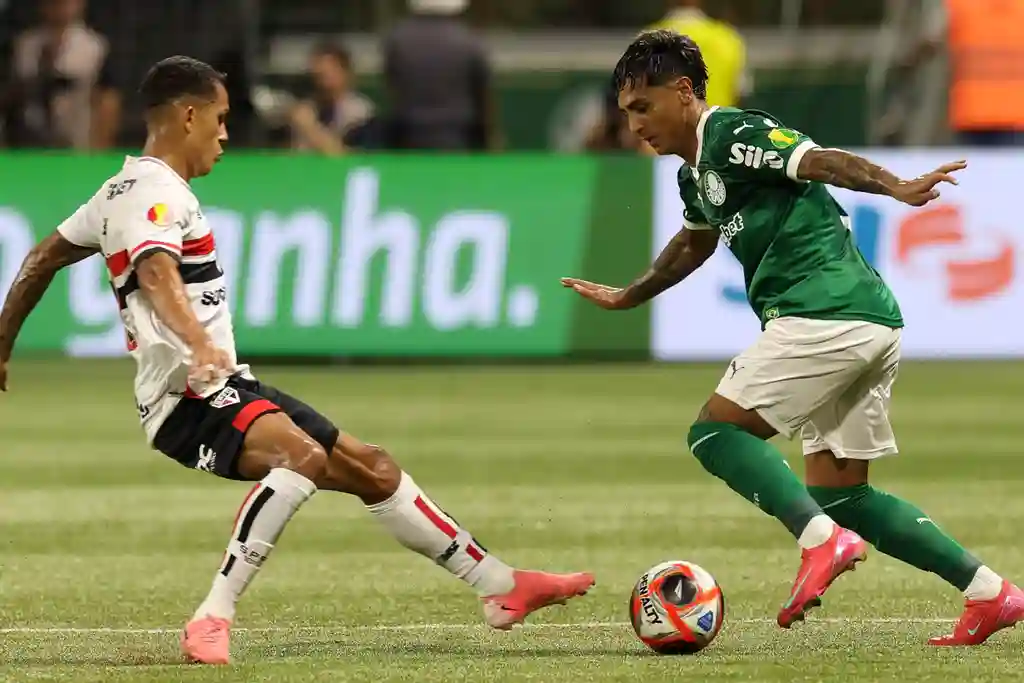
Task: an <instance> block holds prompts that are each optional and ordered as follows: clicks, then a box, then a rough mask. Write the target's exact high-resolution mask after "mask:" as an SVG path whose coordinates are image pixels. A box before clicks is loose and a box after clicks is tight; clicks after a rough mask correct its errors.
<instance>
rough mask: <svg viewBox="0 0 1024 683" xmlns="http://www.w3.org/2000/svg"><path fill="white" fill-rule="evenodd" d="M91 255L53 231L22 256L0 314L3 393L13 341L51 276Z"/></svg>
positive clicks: (1, 382) (86, 248)
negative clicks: (22, 258)
mask: <svg viewBox="0 0 1024 683" xmlns="http://www.w3.org/2000/svg"><path fill="white" fill-rule="evenodd" d="M95 253H96V250H94V249H91V248H89V247H80V246H78V245H77V244H74V243H72V242H69V241H68V240H66V239H64V237H63V236H61V234H60V233H59V232H53V233H52V234H51V235H49V236H48V237H46V238H45V239H43V241H41V242H40V243H39V244H37V245H36V246H35V247H33V249H32V251H30V252H29V253H28V256H26V257H25V260H24V261H23V262H22V264H21V270H19V271H18V274H17V275H16V276H15V278H14V283H13V284H12V285H11V289H10V291H9V292H8V293H7V300H6V301H4V307H3V311H2V312H0V391H6V390H7V362H8V361H9V360H10V359H11V352H12V351H14V340H15V339H17V337H18V333H19V332H20V331H21V326H22V324H23V323H24V322H25V319H26V318H28V316H29V314H30V313H32V311H33V309H35V307H36V305H37V304H38V303H39V300H40V299H42V298H43V294H45V293H46V290H47V288H49V286H50V283H51V282H53V276H54V275H56V274H57V271H59V270H60V269H61V268H64V267H65V266H70V265H71V264H72V263H77V262H79V261H81V260H82V259H84V258H87V257H89V256H91V255H92V254H95Z"/></svg>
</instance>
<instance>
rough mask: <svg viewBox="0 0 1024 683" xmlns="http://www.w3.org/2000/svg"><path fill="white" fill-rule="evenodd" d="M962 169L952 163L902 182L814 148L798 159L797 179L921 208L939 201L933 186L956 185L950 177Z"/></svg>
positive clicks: (857, 160) (844, 155)
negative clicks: (891, 199) (881, 197)
mask: <svg viewBox="0 0 1024 683" xmlns="http://www.w3.org/2000/svg"><path fill="white" fill-rule="evenodd" d="M965 168H967V162H966V161H962V160H961V161H954V162H951V163H948V164H943V165H942V166H940V167H938V168H937V169H935V170H934V171H932V172H931V173H925V174H924V175H921V176H918V177H917V178H914V179H913V180H903V179H901V178H900V177H899V176H897V175H896V174H894V173H892V172H891V171H888V170H886V169H884V168H882V167H881V166H879V165H877V164H874V163H872V162H870V161H868V160H867V159H865V158H864V157H861V156H857V155H856V154H853V153H851V152H847V151H844V150H841V149H823V148H815V149H810V150H808V151H807V152H806V153H805V154H804V155H803V157H802V158H801V159H800V164H799V166H798V167H797V177H798V178H800V179H801V180H813V181H817V182H819V183H826V184H828V185H834V186H835V187H841V188H845V189H847V190H854V191H856V192H866V193H869V194H880V195H885V196H887V197H892V198H893V199H896V200H897V201H900V202H903V203H904V204H910V205H911V206H924V205H925V204H927V203H928V202H930V201H932V200H933V199H937V198H938V197H939V191H938V190H937V189H935V187H936V185H938V184H939V183H950V184H952V185H957V184H958V182H957V179H956V178H954V177H953V176H952V175H951V174H952V173H955V172H956V171H960V170H963V169H965Z"/></svg>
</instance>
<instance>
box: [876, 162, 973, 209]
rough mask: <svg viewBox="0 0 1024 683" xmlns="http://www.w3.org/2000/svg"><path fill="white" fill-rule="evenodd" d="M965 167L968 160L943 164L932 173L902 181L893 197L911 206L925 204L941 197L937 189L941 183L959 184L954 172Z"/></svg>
mask: <svg viewBox="0 0 1024 683" xmlns="http://www.w3.org/2000/svg"><path fill="white" fill-rule="evenodd" d="M965 168H967V162H966V161H964V160H961V161H953V162H950V163H948V164H943V165H942V166H939V167H938V168H937V169H935V170H934V171H932V172H931V173H925V174H924V175H920V176H918V177H916V178H914V179H913V180H904V181H902V182H901V183H900V184H899V185H897V186H896V189H895V190H894V191H893V193H892V197H893V199H896V200H897V201H901V202H903V203H904V204H910V205H911V206H924V205H925V204H927V203H928V202H930V201H932V200H933V199H938V198H939V191H938V190H937V189H935V187H936V185H938V184H939V183H949V184H950V185H959V184H960V183H959V181H957V179H956V178H955V177H954V176H953V175H952V174H953V173H955V172H957V171H962V170H963V169H965Z"/></svg>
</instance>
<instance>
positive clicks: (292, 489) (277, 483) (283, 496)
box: [181, 413, 327, 664]
mask: <svg viewBox="0 0 1024 683" xmlns="http://www.w3.org/2000/svg"><path fill="white" fill-rule="evenodd" d="M326 467H327V453H325V452H324V449H323V447H322V446H320V445H319V444H317V443H316V442H315V441H313V439H311V438H310V437H309V436H308V435H307V434H306V433H305V432H303V431H302V430H301V429H299V428H298V427H296V426H295V424H294V423H293V422H292V421H291V419H290V418H289V417H288V416H287V415H285V414H284V413H270V414H267V415H263V416H261V417H259V418H257V419H256V421H255V422H253V423H252V425H251V426H250V427H249V429H248V431H247V432H246V435H245V441H244V446H243V450H242V454H241V456H240V459H239V461H238V470H239V473H240V474H241V475H242V476H244V477H246V478H248V479H252V480H258V481H259V483H258V484H256V486H254V487H253V489H252V490H251V491H250V492H249V494H248V495H247V496H246V497H245V500H244V501H243V502H242V506H241V507H240V508H239V510H238V515H237V516H236V517H235V524H234V527H233V529H232V531H231V540H230V541H229V543H228V547H227V551H226V552H225V554H224V560H223V561H222V562H221V566H220V569H219V570H218V571H217V574H216V576H215V577H214V580H213V586H212V587H211V588H210V593H209V594H208V595H207V597H206V599H205V600H204V601H203V602H202V604H200V605H199V608H198V609H197V610H196V612H195V614H194V615H193V617H192V620H191V621H189V623H188V624H187V625H186V626H185V631H184V633H183V634H182V639H181V647H182V652H183V653H184V655H185V657H186V659H188V661H190V662H195V663H203V664H227V663H228V662H229V659H230V655H229V651H230V647H229V645H230V643H229V640H230V630H231V622H232V621H233V620H234V617H235V605H236V604H237V602H238V599H239V598H240V597H241V595H242V593H243V592H244V591H245V589H246V588H247V587H248V586H249V584H250V583H251V582H252V580H253V578H254V577H255V576H256V573H257V572H258V571H259V570H260V567H262V566H263V563H264V562H265V561H266V559H267V556H268V555H269V554H270V551H271V550H273V548H274V544H275V543H277V539H278V537H280V535H281V532H282V531H284V527H285V525H286V524H288V521H289V520H290V519H291V517H292V515H293V514H295V511H296V510H298V509H299V507H300V506H301V505H302V504H303V503H305V502H306V501H307V500H309V498H310V497H311V496H312V495H313V494H314V493H316V490H317V487H316V484H315V482H316V481H318V480H322V479H323V478H324V472H325V470H326Z"/></svg>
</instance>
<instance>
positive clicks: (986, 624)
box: [928, 581, 1024, 647]
mask: <svg viewBox="0 0 1024 683" xmlns="http://www.w3.org/2000/svg"><path fill="white" fill-rule="evenodd" d="M1018 621H1024V591H1022V590H1021V589H1020V588H1017V587H1016V586H1015V585H1013V584H1012V583H1010V582H1009V581H1003V589H1002V590H1001V591H1000V592H999V595H998V596H996V597H995V598H993V599H992V600H968V601H967V604H966V606H965V607H964V613H963V615H962V616H961V617H960V620H959V621H958V622H956V626H954V627H953V632H952V633H950V634H948V635H944V636H937V637H935V638H929V639H928V643H929V644H930V645H938V646H946V647H948V646H953V645H981V644H982V643H984V642H985V641H986V640H987V639H988V637H989V636H991V635H992V634H993V633H995V632H996V631H1000V630H1002V629H1004V628H1008V627H1011V626H1015V625H1016V624H1017V622H1018Z"/></svg>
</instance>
